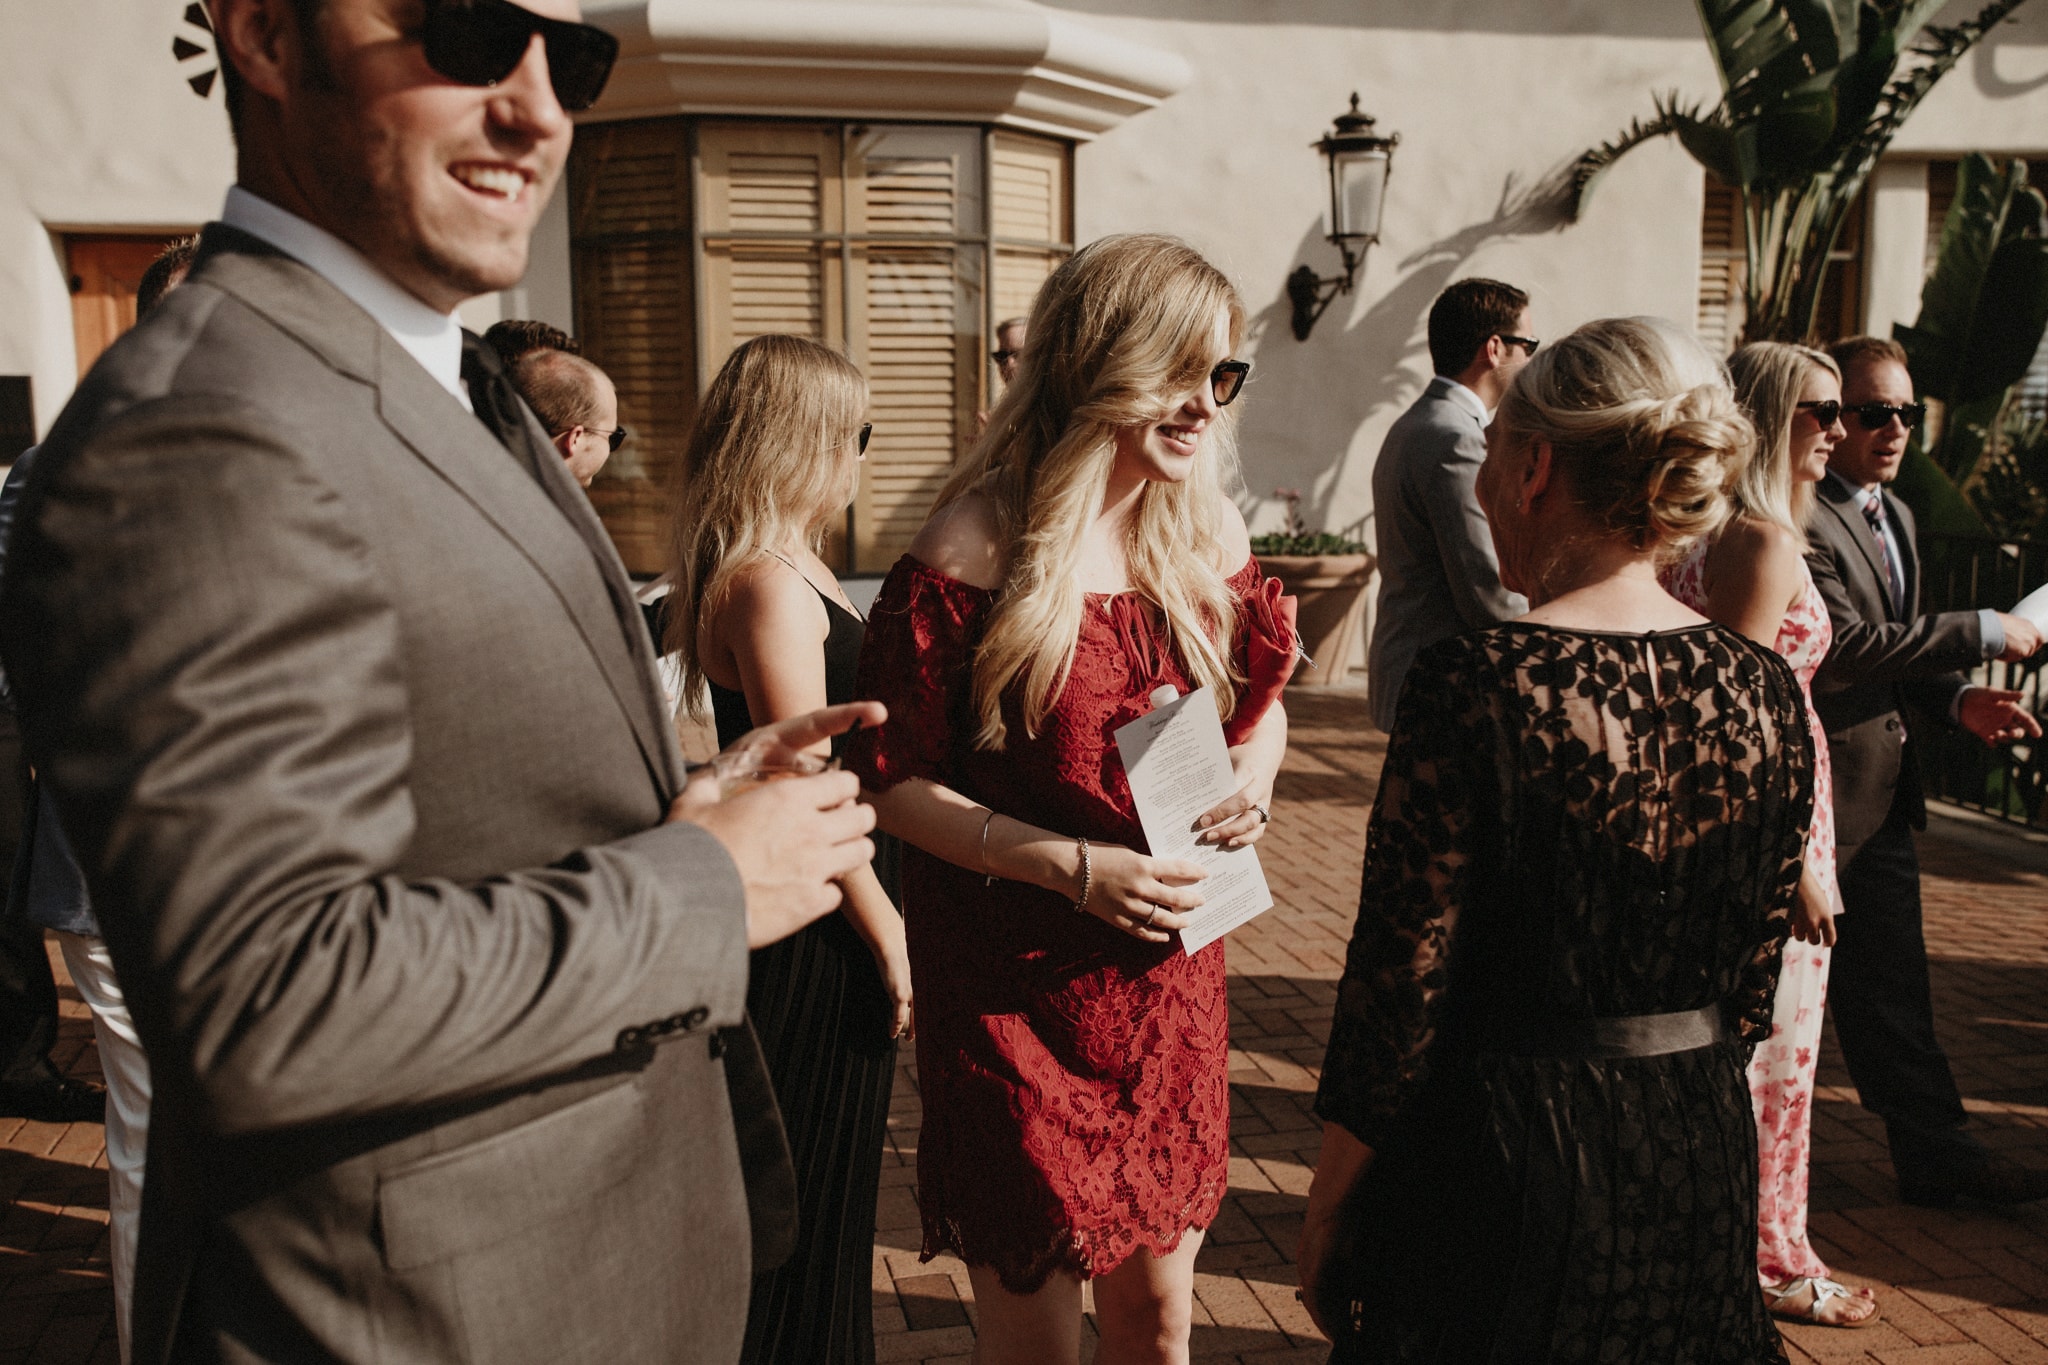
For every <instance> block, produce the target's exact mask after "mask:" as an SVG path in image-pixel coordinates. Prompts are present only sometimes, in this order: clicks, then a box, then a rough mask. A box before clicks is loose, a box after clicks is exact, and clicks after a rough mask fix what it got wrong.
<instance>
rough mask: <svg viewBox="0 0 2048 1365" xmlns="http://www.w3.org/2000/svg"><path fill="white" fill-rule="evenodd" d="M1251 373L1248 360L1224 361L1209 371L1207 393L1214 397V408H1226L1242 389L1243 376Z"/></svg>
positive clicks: (1250, 365)
mask: <svg viewBox="0 0 2048 1365" xmlns="http://www.w3.org/2000/svg"><path fill="white" fill-rule="evenodd" d="M1251 372H1252V363H1251V361H1249V360H1226V361H1224V362H1223V363H1222V364H1221V365H1218V366H1217V367H1216V368H1215V369H1213V370H1211V371H1209V392H1210V393H1211V394H1212V395H1214V396H1215V399H1216V406H1217V407H1219V408H1227V407H1229V406H1230V400H1231V399H1233V398H1235V397H1237V395H1238V391H1239V390H1241V389H1242V388H1244V380H1245V376H1246V375H1248V374H1250V373H1251Z"/></svg>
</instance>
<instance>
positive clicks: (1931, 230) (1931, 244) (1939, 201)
mask: <svg viewBox="0 0 2048 1365" xmlns="http://www.w3.org/2000/svg"><path fill="white" fill-rule="evenodd" d="M1961 164H1962V163H1960V162H1957V161H1930V162H1928V163H1927V255H1926V262H1925V267H1924V269H1923V270H1922V271H1921V275H1922V277H1923V278H1925V276H1927V275H1930V274H1932V273H1933V271H1934V261H1935V258H1936V257H1938V256H1939V255H1941V230H1942V229H1943V228H1944V227H1946V226H1947V225H1948V209H1949V205H1951V204H1953V203H1955V201H1956V175H1957V171H1958V169H1959V167H1960V166H1961Z"/></svg>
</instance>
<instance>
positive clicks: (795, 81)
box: [583, 0, 1194, 140]
mask: <svg viewBox="0 0 2048 1365" xmlns="http://www.w3.org/2000/svg"><path fill="white" fill-rule="evenodd" d="M583 12H584V15H585V17H587V18H588V19H589V20H590V21H591V22H593V23H597V24H601V25H603V26H604V27H605V28H606V29H608V30H610V31H611V32H612V33H614V34H616V35H617V36H618V38H619V41H620V44H621V52H620V55H619V64H618V68H617V70H616V71H614V72H613V74H612V80H611V85H610V86H609V88H607V89H606V91H605V95H604V99H603V100H602V101H600V102H599V104H598V106H597V108H595V109H594V110H592V111H591V112H590V114H589V115H587V116H586V117H588V118H590V119H596V120H612V119H626V118H648V117H652V116H655V115H660V114H678V113H732V114H757V115H758V114H776V115H791V116H798V117H829V118H877V119H880V118H891V119H932V120H941V119H943V120H962V121H967V122H975V123H999V124H1006V125H1009V126H1011V127H1016V128H1028V129H1032V130H1034V131H1037V132H1044V133H1052V134H1055V135H1057V136H1060V137H1070V138H1077V139H1082V140H1086V139H1088V138H1093V137H1096V136H1099V135H1100V134H1102V133H1105V132H1107V131H1109V130H1110V129H1111V128H1114V127H1115V126H1116V125H1117V124H1119V123H1121V122H1123V121H1124V120H1125V119H1127V118H1130V117H1131V116H1132V115H1133V114H1141V113H1143V112H1144V111H1145V110H1147V109H1150V108H1152V107H1153V106H1155V105H1157V104H1158V103H1159V102H1160V101H1161V100H1164V99H1165V98H1167V97H1168V96H1169V95H1172V94H1174V93H1176V92H1178V91H1180V90H1181V89H1183V88H1185V87H1186V86H1187V84H1188V82H1189V81H1191V80H1193V79H1194V73H1193V71H1192V69H1190V67H1189V66H1188V64H1187V62H1186V61H1185V60H1184V59H1182V58H1181V57H1180V56H1179V55H1178V54H1176V53H1172V52H1165V51H1161V50H1159V49H1156V48H1150V47H1145V46H1143V45H1141V44H1138V43H1134V42H1131V41H1129V40H1127V39H1123V38H1119V37H1115V36H1113V35H1111V34H1108V33H1104V32H1102V31H1100V30H1098V29H1093V28H1090V27H1088V26H1087V25H1085V24H1082V23H1079V22H1077V21H1076V20H1074V19H1073V18H1072V17H1070V16H1068V15H1066V14H1062V13H1060V12H1058V11H1055V10H1048V9H1043V8H1040V7H1039V6H1037V5H1033V4H1029V3H1026V0H893V2H892V0H586V3H585V5H584V6H583Z"/></svg>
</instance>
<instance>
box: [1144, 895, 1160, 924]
mask: <svg viewBox="0 0 2048 1365" xmlns="http://www.w3.org/2000/svg"><path fill="white" fill-rule="evenodd" d="M1158 918H1159V902H1158V901H1152V902H1150V903H1148V904H1147V906H1146V908H1145V927H1146V928H1147V929H1150V928H1151V927H1152V921H1153V920H1155V919H1158Z"/></svg>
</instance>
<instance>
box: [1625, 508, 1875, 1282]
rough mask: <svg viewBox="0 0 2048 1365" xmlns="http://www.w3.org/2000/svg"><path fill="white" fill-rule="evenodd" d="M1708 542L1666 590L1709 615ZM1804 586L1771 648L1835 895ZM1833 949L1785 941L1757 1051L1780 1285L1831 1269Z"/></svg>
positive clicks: (1774, 1274)
mask: <svg viewBox="0 0 2048 1365" xmlns="http://www.w3.org/2000/svg"><path fill="white" fill-rule="evenodd" d="M1707 548H1708V542H1706V541H1702V542H1701V543H1700V546H1699V548H1697V549H1695V550H1694V551H1693V552H1692V554H1691V555H1689V556H1688V557H1687V558H1686V559H1684V560H1683V561H1681V562H1680V563H1679V564H1677V565H1676V566H1675V567H1673V568H1671V569H1668V570H1666V571H1665V573H1664V575H1663V578H1664V586H1665V588H1666V589H1667V590H1668V591H1669V592H1670V593H1671V595H1672V596H1673V597H1676V598H1677V599H1678V600H1679V601H1681V602H1683V603H1685V604H1686V605H1687V606H1688V607H1691V608H1692V609H1693V610H1694V611H1701V612H1703V611H1705V610H1706V601H1707V593H1706V586H1705V575H1706V558H1707ZM1799 572H1800V574H1801V576H1802V577H1803V578H1804V579H1805V580H1806V586H1805V588H1804V589H1803V590H1802V591H1801V592H1800V594H1799V600H1798V601H1796V602H1794V603H1793V604H1792V609H1791V610H1790V611H1788V612H1786V613H1785V619H1784V620H1783V621H1782V622H1781V623H1780V624H1779V626H1778V638H1777V640H1776V641H1775V642H1774V647H1775V648H1776V650H1777V651H1778V654H1779V657H1781V658H1783V659H1784V660H1785V662H1786V663H1788V664H1791V665H1792V671H1793V672H1794V673H1796V674H1797V675H1798V676H1799V688H1800V690H1801V691H1802V692H1804V693H1805V694H1806V723H1807V725H1808V727H1809V728H1810V729H1811V730H1812V731H1813V829H1812V831H1811V832H1810V833H1809V834H1808V835H1807V836H1806V865H1807V866H1808V867H1809V868H1811V869H1812V870H1813V872H1814V875H1815V877H1816V878H1817V879H1818V880H1819V882H1820V884H1821V888H1822V889H1823V890H1824V891H1826V892H1827V893H1828V894H1829V896H1831V897H1832V896H1833V895H1834V891H1835V798H1834V778H1833V775H1832V769H1831V768H1830V767H1829V764H1828V741H1827V731H1826V730H1825V729H1823V728H1822V727H1821V723H1820V716H1819V715H1818V714H1816V713H1815V711H1814V709H1813V675H1814V672H1815V671H1816V670H1817V669H1819V668H1820V664H1821V660H1823V659H1825V658H1826V657H1827V655H1828V646H1829V645H1830V644H1832V643H1833V642H1834V627H1833V626H1831V625H1829V624H1828V608H1827V603H1826V601H1825V600H1823V599H1822V597H1821V595H1820V589H1818V588H1816V587H1815V586H1814V585H1813V575H1812V574H1810V573H1808V572H1807V570H1806V564H1805V561H1803V560H1802V561H1801V562H1800V565H1799ZM1828 956H1829V950H1828V949H1827V948H1825V947H1821V946H1819V945H1816V944H1812V943H1801V942H1800V941H1799V940H1798V939H1796V938H1794V939H1787V940H1785V956H1784V960H1783V964H1782V966H1781V967H1780V968H1779V971H1778V996H1777V1002H1776V1005H1775V1006H1774V1008H1773V1009H1772V1012H1771V1032H1770V1036H1769V1037H1767V1038H1765V1039H1764V1040H1763V1041H1762V1042H1761V1043H1758V1044H1757V1048H1756V1054H1755V1056H1754V1057H1752V1058H1751V1059H1750V1063H1749V1098H1750V1105H1751V1108H1752V1109H1753V1110H1754V1111H1755V1113H1756V1127H1757V1173H1758V1175H1759V1177H1760V1180H1759V1189H1758V1194H1759V1198H1758V1202H1757V1247H1756V1268H1757V1276H1758V1278H1760V1279H1761V1280H1762V1281H1763V1282H1764V1283H1765V1284H1766V1285H1781V1284H1783V1283H1785V1282H1786V1281H1787V1280H1791V1279H1796V1278H1798V1277H1799V1276H1802V1275H1826V1274H1827V1273H1828V1267H1827V1263H1826V1262H1824V1261H1822V1260H1821V1258H1820V1254H1819V1253H1818V1252H1816V1251H1815V1250H1814V1249H1813V1243H1812V1242H1811V1241H1809V1240H1808V1238H1807V1233H1806V1195H1807V1171H1808V1166H1809V1164H1810V1163H1809V1158H1810V1156H1811V1153H1812V1147H1813V1084H1814V1074H1815V1072H1817V1071H1818V1070H1819V1068H1820V1026H1821V1017H1822V1013H1823V1007H1824V1006H1825V1004H1826V1002H1827V993H1828Z"/></svg>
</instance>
